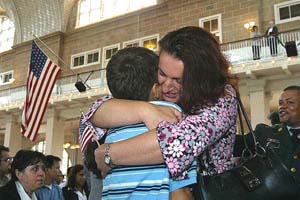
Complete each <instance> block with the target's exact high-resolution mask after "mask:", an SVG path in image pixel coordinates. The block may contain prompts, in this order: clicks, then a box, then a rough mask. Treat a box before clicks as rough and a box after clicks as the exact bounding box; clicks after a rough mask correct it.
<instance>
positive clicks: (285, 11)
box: [279, 7, 290, 20]
mask: <svg viewBox="0 0 300 200" xmlns="http://www.w3.org/2000/svg"><path fill="white" fill-rule="evenodd" d="M279 15H280V20H283V19H289V18H290V11H289V7H284V8H280V9H279Z"/></svg>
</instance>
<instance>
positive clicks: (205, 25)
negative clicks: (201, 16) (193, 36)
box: [203, 21, 210, 32]
mask: <svg viewBox="0 0 300 200" xmlns="http://www.w3.org/2000/svg"><path fill="white" fill-rule="evenodd" d="M203 28H204V29H205V30H206V31H208V32H210V21H206V22H204V23H203Z"/></svg>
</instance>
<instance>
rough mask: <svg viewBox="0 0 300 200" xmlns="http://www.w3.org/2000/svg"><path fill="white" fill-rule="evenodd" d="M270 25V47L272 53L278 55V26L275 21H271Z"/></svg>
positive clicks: (268, 31) (267, 31) (268, 40)
mask: <svg viewBox="0 0 300 200" xmlns="http://www.w3.org/2000/svg"><path fill="white" fill-rule="evenodd" d="M269 25H270V26H269V27H268V29H267V30H266V33H265V35H266V37H267V43H268V45H269V47H270V53H271V55H272V56H276V55H277V53H278V51H277V44H278V36H277V35H278V28H277V26H275V24H274V21H270V22H269Z"/></svg>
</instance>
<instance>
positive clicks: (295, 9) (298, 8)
mask: <svg viewBox="0 0 300 200" xmlns="http://www.w3.org/2000/svg"><path fill="white" fill-rule="evenodd" d="M299 16H300V4H296V5H292V6H291V17H299Z"/></svg>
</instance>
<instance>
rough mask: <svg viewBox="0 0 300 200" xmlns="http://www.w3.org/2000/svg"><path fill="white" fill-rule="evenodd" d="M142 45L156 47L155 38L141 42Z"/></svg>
mask: <svg viewBox="0 0 300 200" xmlns="http://www.w3.org/2000/svg"><path fill="white" fill-rule="evenodd" d="M143 47H145V48H148V49H151V50H154V49H156V48H157V39H156V38H154V39H151V40H145V41H144V42H143Z"/></svg>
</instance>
